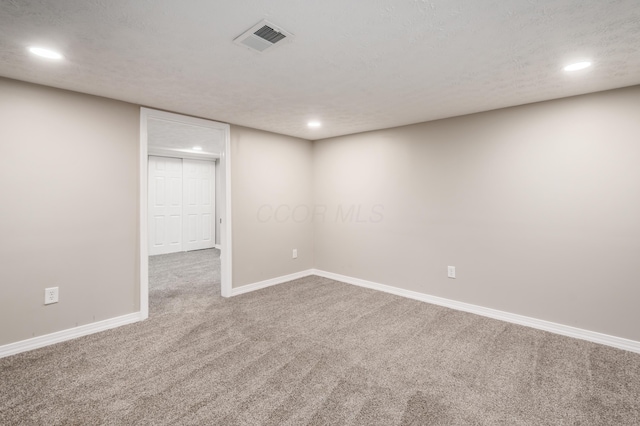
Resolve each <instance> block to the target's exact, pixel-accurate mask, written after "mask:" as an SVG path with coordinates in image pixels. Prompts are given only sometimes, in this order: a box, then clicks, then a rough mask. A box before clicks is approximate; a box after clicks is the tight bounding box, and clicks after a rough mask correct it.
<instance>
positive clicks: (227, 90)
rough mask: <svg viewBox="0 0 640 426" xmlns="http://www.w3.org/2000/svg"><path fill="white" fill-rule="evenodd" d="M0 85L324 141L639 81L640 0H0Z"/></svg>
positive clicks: (633, 83) (627, 84)
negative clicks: (285, 37) (247, 42)
mask: <svg viewBox="0 0 640 426" xmlns="http://www.w3.org/2000/svg"><path fill="white" fill-rule="evenodd" d="M264 18H266V19H268V20H270V21H272V22H274V23H275V24H277V25H280V26H282V27H283V28H284V29H286V30H288V31H290V32H292V33H293V34H295V39H294V40H293V42H291V43H287V44H284V45H283V46H281V47H277V48H275V49H273V50H271V51H269V52H266V53H263V54H260V53H256V52H253V51H250V50H248V49H246V48H243V47H240V46H238V45H235V44H234V43H233V39H234V38H235V37H236V36H238V35H239V34H241V33H243V32H244V31H245V30H247V29H248V28H249V27H251V26H252V25H254V24H256V23H257V22H258V21H260V20H261V19H264ZM30 45H42V46H46V47H51V48H55V49H58V50H60V51H61V52H62V53H63V54H64V55H65V57H66V58H65V59H64V60H63V61H61V62H57V63H54V62H52V61H47V60H42V59H38V58H35V57H33V56H31V55H30V54H29V53H28V52H27V50H26V48H27V46H30ZM584 59H589V60H592V61H593V62H594V66H593V67H592V68H590V69H588V70H585V71H580V72H577V73H574V74H571V75H569V74H567V73H566V72H563V71H562V67H563V66H564V65H566V64H568V63H571V62H576V61H578V60H584ZM0 75H2V76H6V77H10V78H16V79H20V80H26V81H31V82H36V83H41V84H45V85H50V86H54V87H61V88H65V89H71V90H76V91H79V92H85V93H90V94H95V95H101V96H106V97H110V98H115V99H120V100H125V101H129V102H134V103H137V104H141V105H146V106H150V107H155V108H160V109H166V110H170V111H175V112H180V113H184V114H190V115H195V116H199V117H205V118H211V119H215V120H218V121H223V122H229V123H234V124H240V125H245V126H249V127H254V128H258V129H264V130H269V131H273V132H277V133H283V134H287V135H293V136H299V137H302V138H305V139H321V138H325V137H330V136H335V135H341V134H348V133H355V132H362V131H366V130H373V129H380V128H386V127H393V126H399V125H403V124H409V123H416V122H422V121H427V120H433V119H438V118H444V117H450V116H455V115H462V114H468V113H473V112H478V111H484V110H490V109H495V108H501V107H506V106H512V105H519V104H523V103H530V102H536V101H542V100H547V99H553V98H559V97H565V96H571V95H577V94H583V93H588V92H594V91H600V90H606V89H612V88H617V87H624V86H630V85H635V84H639V83H640V2H639V1H638V0H473V1H471V0H375V1H374V0H323V1H310V0H309V1H301V0H269V1H266V0H233V1H228V0H227V1H222V0H217V1H216V0H181V1H175V0H153V1H150V0H147V1H141V0H56V1H51V0H1V1H0ZM310 119H318V120H320V121H322V123H323V126H322V127H321V128H319V129H308V128H307V127H306V122H307V121H308V120H310Z"/></svg>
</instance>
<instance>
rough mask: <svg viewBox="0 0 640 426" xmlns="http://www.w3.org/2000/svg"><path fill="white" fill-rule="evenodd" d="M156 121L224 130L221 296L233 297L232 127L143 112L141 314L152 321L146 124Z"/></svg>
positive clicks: (140, 217)
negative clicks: (149, 121)
mask: <svg viewBox="0 0 640 426" xmlns="http://www.w3.org/2000/svg"><path fill="white" fill-rule="evenodd" d="M149 118H155V119H159V120H164V121H171V122H174V123H180V124H188V125H191V126H199V127H206V128H209V129H216V130H221V131H222V132H223V133H224V139H225V141H224V148H223V151H222V152H221V153H220V163H219V165H220V167H221V170H220V177H221V180H222V182H221V185H220V189H221V191H220V192H221V193H220V198H219V200H220V218H221V219H222V226H221V227H220V249H221V250H220V269H221V270H220V292H221V294H222V297H231V287H232V286H231V267H232V261H231V254H232V249H231V156H230V154H231V137H230V133H231V130H230V126H229V125H228V124H225V123H218V122H216V121H210V120H205V119H202V118H195V117H189V116H186V115H181V114H174V113H171V112H165V111H158V110H155V109H150V108H144V107H141V108H140V176H139V180H140V188H139V192H140V216H139V222H140V234H139V239H138V244H139V246H140V259H139V261H140V314H141V316H142V319H146V318H148V317H149V248H148V241H147V238H148V235H147V234H148V226H149V224H148V219H147V215H148V212H147V196H148V194H147V191H148V182H147V181H148V174H147V173H148V170H147V168H148V165H147V162H148V155H149V141H148V136H147V122H148V120H149Z"/></svg>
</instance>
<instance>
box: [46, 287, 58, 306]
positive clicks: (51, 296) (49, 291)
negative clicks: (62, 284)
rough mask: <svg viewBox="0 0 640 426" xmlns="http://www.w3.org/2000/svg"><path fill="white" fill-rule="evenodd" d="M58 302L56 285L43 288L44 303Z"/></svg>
mask: <svg viewBox="0 0 640 426" xmlns="http://www.w3.org/2000/svg"><path fill="white" fill-rule="evenodd" d="M51 303H58V287H50V288H45V289H44V304H45V305H50V304H51Z"/></svg>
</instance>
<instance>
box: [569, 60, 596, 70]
mask: <svg viewBox="0 0 640 426" xmlns="http://www.w3.org/2000/svg"><path fill="white" fill-rule="evenodd" d="M590 66H591V62H588V61H585V62H576V63H575V64H571V65H567V66H566V67H564V70H565V71H578V70H583V69H585V68H589V67H590Z"/></svg>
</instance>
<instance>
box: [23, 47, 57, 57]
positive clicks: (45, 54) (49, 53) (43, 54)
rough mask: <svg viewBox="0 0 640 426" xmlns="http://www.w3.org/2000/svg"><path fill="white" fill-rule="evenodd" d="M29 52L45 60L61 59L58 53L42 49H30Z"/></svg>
mask: <svg viewBox="0 0 640 426" xmlns="http://www.w3.org/2000/svg"><path fill="white" fill-rule="evenodd" d="M29 52H31V53H33V54H34V55H38V56H41V57H43V58H47V59H62V55H61V54H60V53H58V52H54V51H53V50H49V49H44V48H42V47H30V48H29Z"/></svg>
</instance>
